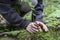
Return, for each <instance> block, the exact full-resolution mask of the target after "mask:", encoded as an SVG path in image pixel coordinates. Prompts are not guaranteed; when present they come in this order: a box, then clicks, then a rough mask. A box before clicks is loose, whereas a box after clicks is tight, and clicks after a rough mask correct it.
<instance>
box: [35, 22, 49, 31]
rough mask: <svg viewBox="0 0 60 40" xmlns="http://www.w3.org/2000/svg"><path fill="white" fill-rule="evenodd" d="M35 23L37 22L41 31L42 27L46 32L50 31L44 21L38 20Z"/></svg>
mask: <svg viewBox="0 0 60 40" xmlns="http://www.w3.org/2000/svg"><path fill="white" fill-rule="evenodd" d="M35 23H36V25H37V27H38V29H40V31H41V29H42V30H44V31H45V32H48V28H47V26H46V25H45V24H44V23H42V22H39V21H36V22H35Z"/></svg>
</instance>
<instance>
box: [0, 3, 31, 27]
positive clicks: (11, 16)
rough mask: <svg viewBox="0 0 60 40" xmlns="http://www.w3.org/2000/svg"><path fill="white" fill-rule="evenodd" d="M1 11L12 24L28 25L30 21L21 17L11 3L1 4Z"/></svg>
mask: <svg viewBox="0 0 60 40" xmlns="http://www.w3.org/2000/svg"><path fill="white" fill-rule="evenodd" d="M0 13H1V14H2V15H3V17H4V18H5V19H6V20H7V21H8V22H9V23H10V24H12V25H16V26H20V27H26V26H27V25H28V24H29V23H30V22H29V21H27V20H25V19H23V18H21V17H20V16H19V14H18V13H17V12H16V11H15V10H14V8H11V6H10V5H9V4H3V3H2V4H0Z"/></svg>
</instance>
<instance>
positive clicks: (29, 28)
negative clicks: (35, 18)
mask: <svg viewBox="0 0 60 40" xmlns="http://www.w3.org/2000/svg"><path fill="white" fill-rule="evenodd" d="M26 30H27V31H28V32H30V33H35V32H38V31H39V30H38V29H37V26H35V23H34V22H31V23H30V24H29V25H28V26H27V27H26Z"/></svg>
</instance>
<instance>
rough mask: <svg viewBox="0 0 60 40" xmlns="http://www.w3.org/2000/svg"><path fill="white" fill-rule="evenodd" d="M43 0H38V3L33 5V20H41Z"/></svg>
mask: <svg viewBox="0 0 60 40" xmlns="http://www.w3.org/2000/svg"><path fill="white" fill-rule="evenodd" d="M43 8H44V5H43V0H38V4H37V5H36V6H35V10H34V11H33V12H34V14H33V21H41V22H43V20H42V18H43V15H42V13H43Z"/></svg>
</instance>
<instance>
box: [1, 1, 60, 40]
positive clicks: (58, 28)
mask: <svg viewBox="0 0 60 40" xmlns="http://www.w3.org/2000/svg"><path fill="white" fill-rule="evenodd" d="M44 5H45V8H44V13H43V15H44V16H43V17H44V18H43V20H44V22H45V23H46V25H47V27H48V29H49V32H47V33H46V32H38V33H35V34H30V33H28V32H27V31H26V30H25V29H23V28H22V29H20V30H19V27H18V28H17V27H14V26H13V27H11V26H8V27H7V26H6V25H4V26H3V24H1V25H0V27H1V28H0V32H3V33H0V34H4V35H3V36H1V37H0V40H60V1H59V0H48V1H47V0H46V1H44ZM30 13H31V12H30ZM27 17H28V18H27ZM24 18H26V19H28V20H31V16H28V14H27V15H26V16H25V17H24ZM3 27H4V28H3ZM9 27H10V28H9ZM6 28H7V29H6ZM3 29H4V30H3ZM15 29H16V30H15ZM17 29H18V30H17ZM11 30H13V31H11Z"/></svg>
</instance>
